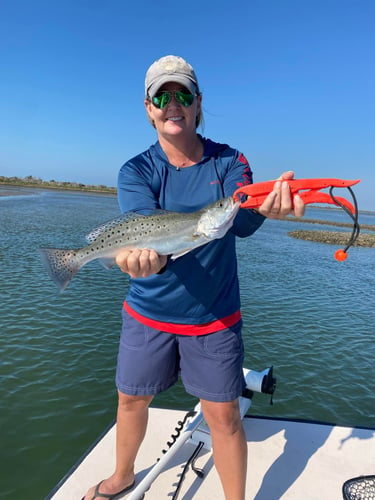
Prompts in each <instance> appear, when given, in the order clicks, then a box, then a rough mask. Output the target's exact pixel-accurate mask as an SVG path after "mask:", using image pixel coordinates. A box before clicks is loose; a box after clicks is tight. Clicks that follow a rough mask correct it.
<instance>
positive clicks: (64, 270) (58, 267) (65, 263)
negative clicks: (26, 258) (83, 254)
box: [39, 248, 82, 292]
mask: <svg viewBox="0 0 375 500" xmlns="http://www.w3.org/2000/svg"><path fill="white" fill-rule="evenodd" d="M39 253H40V256H41V258H42V262H43V264H44V266H45V268H46V270H47V272H48V274H49V276H50V278H51V279H52V280H53V281H54V282H55V283H56V285H57V288H58V289H59V291H60V292H63V291H64V290H65V288H66V287H67V286H68V285H69V283H70V281H71V279H72V278H73V276H74V275H75V274H76V273H77V272H78V271H79V270H80V268H81V267H82V266H81V265H80V264H79V262H78V261H77V259H76V253H77V251H76V250H73V249H71V250H63V249H60V248H39Z"/></svg>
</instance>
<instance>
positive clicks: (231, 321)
mask: <svg viewBox="0 0 375 500" xmlns="http://www.w3.org/2000/svg"><path fill="white" fill-rule="evenodd" d="M124 308H125V310H126V312H128V313H129V314H130V316H132V317H133V318H135V319H136V320H137V321H139V322H140V323H143V324H144V325H146V326H149V327H151V328H154V329H155V330H160V331H162V332H167V333H176V334H178V335H191V336H196V335H206V334H208V333H214V332H218V331H219V330H224V329H225V328H230V327H231V326H233V325H235V324H236V323H238V321H240V319H241V311H236V312H235V313H233V314H230V315H229V316H226V317H225V318H221V319H217V320H215V321H210V322H209V323H203V324H201V325H190V324H181V323H166V322H164V321H157V320H155V319H150V318H146V317H145V316H143V315H142V314H139V313H138V312H137V311H134V309H132V308H131V307H130V306H129V304H128V303H127V302H126V301H125V302H124Z"/></svg>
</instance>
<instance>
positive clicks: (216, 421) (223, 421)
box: [201, 400, 242, 434]
mask: <svg viewBox="0 0 375 500" xmlns="http://www.w3.org/2000/svg"><path fill="white" fill-rule="evenodd" d="M201 406H202V410H203V414H204V417H205V420H206V422H207V424H208V426H209V428H210V430H211V432H215V431H216V432H220V433H224V434H234V433H236V432H237V431H238V430H240V429H241V427H242V422H241V415H240V410H239V404H238V400H235V401H229V402H227V403H216V402H212V401H203V400H201Z"/></svg>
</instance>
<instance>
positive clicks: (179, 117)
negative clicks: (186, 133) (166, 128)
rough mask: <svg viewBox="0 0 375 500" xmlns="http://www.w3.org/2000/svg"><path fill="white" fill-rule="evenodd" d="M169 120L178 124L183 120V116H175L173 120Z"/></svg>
mask: <svg viewBox="0 0 375 500" xmlns="http://www.w3.org/2000/svg"><path fill="white" fill-rule="evenodd" d="M168 120H171V121H172V122H178V121H180V120H182V118H181V116H173V117H171V118H168Z"/></svg>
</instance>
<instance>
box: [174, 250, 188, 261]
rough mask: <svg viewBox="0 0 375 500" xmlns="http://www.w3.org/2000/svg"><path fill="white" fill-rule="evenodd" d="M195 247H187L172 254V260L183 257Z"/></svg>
mask: <svg viewBox="0 0 375 500" xmlns="http://www.w3.org/2000/svg"><path fill="white" fill-rule="evenodd" d="M192 250H193V249H192V248H187V249H186V250H181V251H180V252H177V253H174V254H173V255H171V259H172V260H176V259H178V258H179V257H182V256H183V255H186V254H187V253H189V252H191V251H192Z"/></svg>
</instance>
